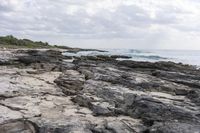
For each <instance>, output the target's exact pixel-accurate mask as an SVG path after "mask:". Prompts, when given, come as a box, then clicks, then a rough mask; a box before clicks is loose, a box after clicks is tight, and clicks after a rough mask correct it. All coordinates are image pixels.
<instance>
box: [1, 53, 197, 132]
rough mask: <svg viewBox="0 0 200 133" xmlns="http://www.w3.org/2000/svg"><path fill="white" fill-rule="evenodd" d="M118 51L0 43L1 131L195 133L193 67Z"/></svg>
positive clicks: (195, 83) (195, 109)
mask: <svg viewBox="0 0 200 133" xmlns="http://www.w3.org/2000/svg"><path fill="white" fill-rule="evenodd" d="M118 57H119V56H117V55H116V56H110V57H108V56H84V57H83V56H82V57H67V56H63V55H62V50H14V49H13V50H0V133H200V70H197V69H196V68H195V67H194V66H189V65H183V64H176V63H173V62H157V63H149V62H135V61H129V60H123V61H118V60H116V58H118ZM124 58H128V57H124ZM72 59H73V60H72Z"/></svg>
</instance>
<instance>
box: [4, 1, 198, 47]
mask: <svg viewBox="0 0 200 133" xmlns="http://www.w3.org/2000/svg"><path fill="white" fill-rule="evenodd" d="M199 7H200V2H199V1H198V0H168V1H166V0H148V1H146V0H140V1H139V0H138V1H133V0H87V1H86V0H56V1H55V0H42V1H39V0H1V3H0V19H1V21H0V34H1V35H6V34H13V35H15V36H18V37H22V38H25V37H29V38H31V39H35V40H44V41H50V42H52V43H59V44H60V43H63V44H66V45H68V43H70V44H69V45H73V46H74V45H75V46H79V47H84V46H90V47H91V46H92V47H99V43H100V42H102V43H104V44H105V43H106V42H108V43H111V44H105V45H104V46H106V47H114V46H115V47H132V48H135V47H136V48H146V47H149V45H151V46H152V47H155V48H156V47H157V48H178V47H179V46H174V44H175V43H176V42H181V43H184V41H182V40H183V38H184V39H185V38H187V41H186V42H189V39H191V38H192V39H191V43H194V46H193V48H194V49H195V48H196V47H198V48H199V49H200V46H197V44H198V42H199V39H197V38H196V37H197V36H198V35H199V33H200V23H199V22H200V8H199ZM174 35H176V37H178V38H174V37H175V36H174ZM180 36H183V37H180ZM116 40H118V41H116ZM171 40H173V41H171ZM117 42H120V43H117ZM91 43H92V44H91ZM114 43H115V44H114ZM199 43H200V42H199ZM166 44H167V45H166ZM188 45H189V44H188ZM188 45H187V44H184V46H188ZM101 46H103V44H102V45H101ZM140 46H141V47H140Z"/></svg>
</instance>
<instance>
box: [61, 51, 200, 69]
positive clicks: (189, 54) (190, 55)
mask: <svg viewBox="0 0 200 133" xmlns="http://www.w3.org/2000/svg"><path fill="white" fill-rule="evenodd" d="M103 50H106V51H108V52H97V51H82V52H78V53H77V54H74V53H64V55H67V56H94V55H126V56H130V57H132V58H131V59H129V60H134V61H149V62H157V61H173V62H176V63H179V62H181V63H183V64H190V65H196V66H200V51H195V50H194V51H190V50H184V51H181V50H134V49H103ZM119 60H122V59H119ZM126 60H127V59H126Z"/></svg>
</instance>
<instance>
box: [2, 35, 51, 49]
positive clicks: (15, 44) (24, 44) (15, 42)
mask: <svg viewBox="0 0 200 133" xmlns="http://www.w3.org/2000/svg"><path fill="white" fill-rule="evenodd" d="M0 47H5V48H19V47H20V48H51V47H55V46H52V45H49V44H48V43H47V42H41V41H31V40H29V39H17V38H15V37H14V36H12V35H9V36H4V37H0Z"/></svg>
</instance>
